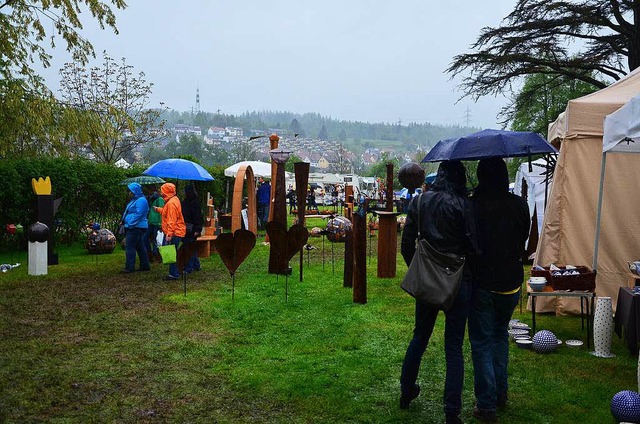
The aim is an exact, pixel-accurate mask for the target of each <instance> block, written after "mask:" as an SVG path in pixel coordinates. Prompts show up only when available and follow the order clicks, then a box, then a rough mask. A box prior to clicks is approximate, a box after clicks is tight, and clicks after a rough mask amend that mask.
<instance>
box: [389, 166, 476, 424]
mask: <svg viewBox="0 0 640 424" xmlns="http://www.w3.org/2000/svg"><path fill="white" fill-rule="evenodd" d="M466 182H467V180H466V174H465V168H464V165H463V164H462V162H460V161H457V160H455V161H444V162H442V163H441V164H440V167H439V168H438V175H437V177H436V180H435V181H434V183H433V185H432V186H431V189H430V190H429V191H427V192H426V193H424V194H422V195H420V196H419V197H417V198H416V199H414V200H413V201H412V202H411V203H410V204H409V209H408V213H407V221H406V224H405V227H404V230H403V232H402V242H401V249H400V251H401V253H402V257H403V258H404V261H405V263H406V264H407V266H409V264H410V263H411V260H412V258H413V255H414V253H415V251H416V239H417V237H418V222H419V223H420V231H419V232H420V235H421V237H424V238H426V239H427V241H428V242H429V243H430V244H431V245H432V246H433V247H435V248H436V249H438V250H439V251H441V252H446V253H455V254H457V255H461V256H466V257H467V258H469V257H470V256H472V255H475V254H477V251H476V244H475V235H474V234H473V232H474V225H473V215H472V214H471V205H470V203H469V199H468V198H467V188H466ZM418 202H420V203H421V205H420V208H418ZM418 210H420V217H418ZM463 272H464V274H463V277H462V282H461V284H460V288H459V290H458V293H457V295H456V298H455V301H454V303H453V305H452V306H451V308H449V309H448V310H446V311H445V312H444V313H445V330H444V351H445V358H446V363H447V371H446V377H445V385H444V412H445V416H446V423H447V424H457V423H462V421H461V420H460V416H459V415H460V412H461V411H462V388H463V383H464V358H463V355H462V344H463V341H464V333H465V327H466V325H467V316H468V314H469V306H470V302H471V289H472V272H471V266H470V265H469V261H467V262H466V263H465V266H464V271H463ZM438 313H439V310H438V309H436V308H433V307H430V306H428V305H426V304H423V303H421V302H420V301H418V300H416V307H415V326H414V330H413V338H412V339H411V342H410V343H409V346H408V347H407V351H406V354H405V357H404V361H403V363H402V373H401V375H400V390H401V392H400V408H401V409H407V408H409V404H410V403H411V401H412V400H413V399H415V398H416V397H418V395H419V394H420V386H418V385H417V384H416V380H417V378H418V371H419V370H420V363H421V361H422V355H423V354H424V351H425V350H426V348H427V345H428V344H429V339H430V338H431V333H432V332H433V328H434V326H435V323H436V319H437V318H438Z"/></svg>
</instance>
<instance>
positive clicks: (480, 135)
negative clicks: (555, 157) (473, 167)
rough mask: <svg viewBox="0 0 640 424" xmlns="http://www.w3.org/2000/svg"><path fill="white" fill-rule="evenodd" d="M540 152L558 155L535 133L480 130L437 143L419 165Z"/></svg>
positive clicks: (509, 156)
mask: <svg viewBox="0 0 640 424" xmlns="http://www.w3.org/2000/svg"><path fill="white" fill-rule="evenodd" d="M544 153H558V151H557V150H556V148H555V147H553V146H552V145H551V144H549V143H548V142H547V141H546V140H545V139H544V138H542V136H540V134H538V133H534V132H527V131H502V130H482V131H479V132H476V133H473V134H469V135H465V136H463V137H457V138H450V139H448V140H441V141H438V142H437V143H436V145H435V146H433V149H431V150H430V151H429V153H427V155H426V156H425V157H424V159H422V162H439V161H443V160H480V159H483V158H491V157H499V158H511V157H517V156H529V157H530V156H531V155H538V154H544Z"/></svg>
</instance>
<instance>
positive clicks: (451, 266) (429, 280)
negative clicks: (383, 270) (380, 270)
mask: <svg viewBox="0 0 640 424" xmlns="http://www.w3.org/2000/svg"><path fill="white" fill-rule="evenodd" d="M421 197H422V193H421V194H420V196H418V198H417V199H416V200H417V201H418V243H417V246H416V252H415V253H414V255H413V258H412V259H411V264H409V269H408V270H407V274H406V275H405V276H404V279H403V280H402V284H401V285H400V287H402V289H403V290H404V291H406V292H407V293H409V294H410V295H411V296H413V297H415V298H416V300H418V301H419V302H421V303H424V304H426V305H429V306H432V307H434V308H437V309H440V310H443V311H446V310H447V309H449V308H450V307H451V305H453V302H454V301H455V298H456V296H457V294H458V289H459V288H460V282H461V281H462V274H463V268H464V262H465V257H464V256H459V255H456V254H454V253H443V252H440V251H439V250H437V249H436V248H434V247H433V246H431V244H429V242H428V241H427V240H426V239H424V238H421V237H420V232H421V230H422V226H421V223H420V219H421V217H422V214H421V210H420V209H421V206H422V199H421Z"/></svg>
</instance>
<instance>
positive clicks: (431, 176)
mask: <svg viewBox="0 0 640 424" xmlns="http://www.w3.org/2000/svg"><path fill="white" fill-rule="evenodd" d="M437 175H438V173H437V172H432V173H431V174H429V175H427V176H426V177H425V178H424V183H425V184H433V182H434V181H435V180H436V176H437Z"/></svg>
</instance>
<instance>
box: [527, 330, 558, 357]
mask: <svg viewBox="0 0 640 424" xmlns="http://www.w3.org/2000/svg"><path fill="white" fill-rule="evenodd" d="M557 348H558V338H557V337H556V335H555V334H553V333H552V332H551V331H549V330H540V331H538V332H537V333H536V334H534V336H533V350H534V351H536V352H537V353H549V352H553V351H554V350H556V349H557Z"/></svg>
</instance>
